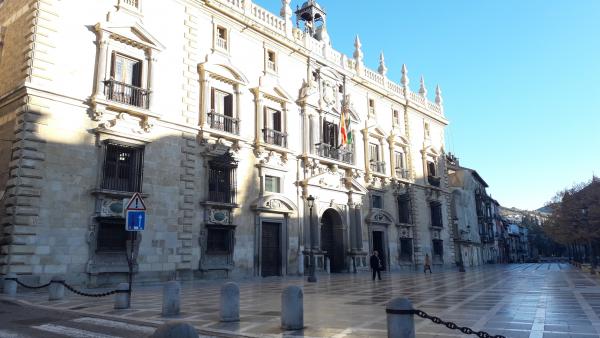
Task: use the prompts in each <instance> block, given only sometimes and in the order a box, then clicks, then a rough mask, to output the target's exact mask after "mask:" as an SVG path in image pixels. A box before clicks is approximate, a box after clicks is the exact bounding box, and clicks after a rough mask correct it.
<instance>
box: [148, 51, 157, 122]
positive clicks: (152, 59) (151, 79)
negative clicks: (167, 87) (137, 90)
mask: <svg viewBox="0 0 600 338" xmlns="http://www.w3.org/2000/svg"><path fill="white" fill-rule="evenodd" d="M157 61H158V60H157V59H156V56H155V55H154V53H153V51H152V50H151V49H150V50H149V51H148V82H147V83H148V85H147V86H148V93H149V94H148V110H150V111H151V112H154V110H155V104H154V103H155V102H156V97H155V96H154V90H153V89H154V86H155V85H156V69H157V68H156V63H157Z"/></svg>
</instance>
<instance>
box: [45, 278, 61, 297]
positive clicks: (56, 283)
mask: <svg viewBox="0 0 600 338" xmlns="http://www.w3.org/2000/svg"><path fill="white" fill-rule="evenodd" d="M64 282H65V279H64V277H61V276H54V277H52V279H51V280H50V286H48V300H61V299H63V298H65V286H64V284H63V283H64Z"/></svg>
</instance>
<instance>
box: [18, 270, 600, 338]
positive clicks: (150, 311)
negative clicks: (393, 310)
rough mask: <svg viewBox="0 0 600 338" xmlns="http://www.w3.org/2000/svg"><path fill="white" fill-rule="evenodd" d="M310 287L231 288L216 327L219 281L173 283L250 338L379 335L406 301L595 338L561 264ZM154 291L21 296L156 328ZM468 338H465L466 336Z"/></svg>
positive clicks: (595, 282) (186, 301)
mask: <svg viewBox="0 0 600 338" xmlns="http://www.w3.org/2000/svg"><path fill="white" fill-rule="evenodd" d="M318 277H319V281H318V283H316V284H309V283H306V282H305V281H304V278H300V277H287V278H265V279H251V280H242V281H238V284H239V285H240V303H241V311H240V314H241V321H240V322H239V323H233V324H232V323H228V324H225V323H219V321H218V307H219V290H220V285H221V284H222V283H223V281H196V282H190V283H184V284H183V286H182V314H181V316H180V317H179V319H183V320H186V321H188V322H190V323H192V324H193V325H195V326H197V327H198V328H200V329H204V330H209V331H212V332H217V333H218V332H230V333H236V334H241V335H245V336H254V337H289V336H302V337H336V338H342V337H387V333H386V315H385V304H386V302H387V301H388V300H390V299H391V298H394V297H398V296H402V297H408V298H409V299H410V300H411V301H412V302H413V304H414V305H415V308H418V309H421V310H423V311H425V312H427V313H428V314H430V315H434V316H437V317H440V318H442V319H443V320H446V321H453V322H455V323H456V324H457V325H460V326H468V327H471V328H472V329H474V330H484V331H487V332H488V333H490V334H501V335H504V336H506V337H516V338H520V337H532V338H567V337H574V338H588V337H600V319H599V317H598V316H599V315H600V287H599V282H600V278H598V277H595V276H591V275H589V274H584V273H582V272H580V271H579V270H577V269H575V268H572V267H571V266H570V265H568V264H553V263H549V264H519V265H489V266H485V267H482V268H478V269H473V270H468V271H467V272H465V273H460V272H457V271H444V272H435V271H434V273H433V274H432V275H430V274H427V275H424V274H421V273H417V272H411V273H384V274H383V280H382V281H375V282H373V281H371V279H370V275H369V274H367V273H359V274H332V275H329V276H328V275H320V276H318ZM287 285H299V286H302V287H303V289H304V323H305V325H306V328H305V329H304V330H302V331H287V332H282V331H281V329H280V328H279V324H280V317H279V315H280V310H281V309H280V299H281V298H280V297H281V291H282V289H283V288H284V287H285V286H287ZM161 297H162V289H161V287H160V285H155V286H139V287H136V288H135V289H134V298H133V303H132V309H129V310H114V309H113V298H112V297H107V298H102V299H91V298H84V297H80V296H75V295H73V294H69V296H68V297H67V298H66V300H64V301H58V302H48V301H46V300H45V298H46V295H45V294H43V295H40V294H37V295H36V294H33V293H28V294H26V295H21V296H20V298H21V299H24V300H27V301H29V302H31V303H36V304H40V305H46V306H52V307H56V308H65V309H71V310H78V311H81V312H84V313H90V314H103V315H112V316H117V317H121V318H123V319H125V318H131V319H137V320H140V319H141V320H145V321H151V322H162V321H165V320H168V319H165V318H161V316H160V311H161V302H162V298H161ZM416 330H417V337H423V338H430V337H461V336H463V337H464V336H465V335H461V333H460V332H458V331H451V330H449V329H447V328H446V327H444V326H441V325H436V324H433V323H432V322H430V321H426V320H423V319H420V318H418V319H416ZM471 337H474V336H471Z"/></svg>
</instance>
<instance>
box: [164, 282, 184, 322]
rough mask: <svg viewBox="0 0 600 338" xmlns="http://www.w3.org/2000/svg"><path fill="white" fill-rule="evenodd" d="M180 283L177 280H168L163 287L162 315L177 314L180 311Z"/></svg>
mask: <svg viewBox="0 0 600 338" xmlns="http://www.w3.org/2000/svg"><path fill="white" fill-rule="evenodd" d="M180 297H181V285H180V284H179V282H178V281H170V282H167V283H166V284H165V287H164V289H163V304H162V315H163V317H169V316H177V315H178V314H179V311H180Z"/></svg>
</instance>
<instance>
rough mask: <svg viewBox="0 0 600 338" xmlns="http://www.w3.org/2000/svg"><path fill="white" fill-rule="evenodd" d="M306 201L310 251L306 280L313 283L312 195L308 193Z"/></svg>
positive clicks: (313, 199)
mask: <svg viewBox="0 0 600 338" xmlns="http://www.w3.org/2000/svg"><path fill="white" fill-rule="evenodd" d="M306 202H307V203H308V210H309V213H308V215H309V220H310V223H309V224H310V225H309V227H310V251H309V255H310V256H309V264H310V267H309V270H308V273H309V275H308V282H310V283H315V282H316V281H317V276H315V255H314V252H313V251H314V250H313V244H314V243H315V239H314V236H315V229H313V217H312V211H313V206H314V205H315V198H314V197H313V195H309V196H308V197H307V198H306Z"/></svg>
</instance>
